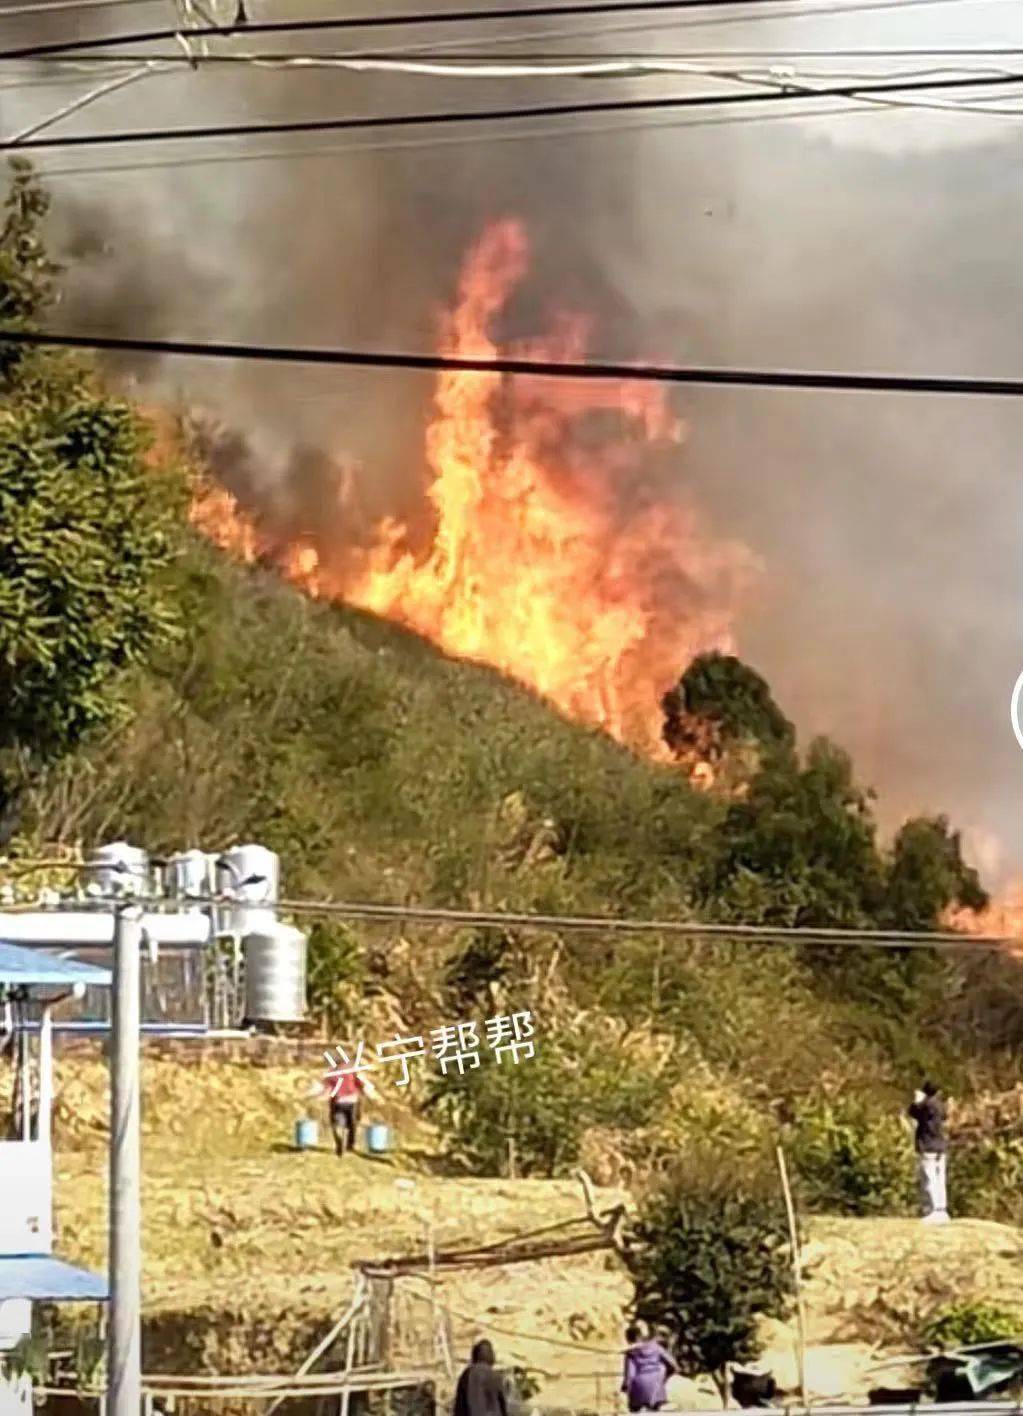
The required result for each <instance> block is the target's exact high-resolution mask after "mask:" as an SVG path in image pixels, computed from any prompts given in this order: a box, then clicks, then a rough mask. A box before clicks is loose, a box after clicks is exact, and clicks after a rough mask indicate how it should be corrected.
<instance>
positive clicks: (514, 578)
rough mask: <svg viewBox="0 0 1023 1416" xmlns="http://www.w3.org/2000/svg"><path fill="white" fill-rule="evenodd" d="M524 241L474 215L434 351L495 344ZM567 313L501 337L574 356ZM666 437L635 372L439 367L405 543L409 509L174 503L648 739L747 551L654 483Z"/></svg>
mask: <svg viewBox="0 0 1023 1416" xmlns="http://www.w3.org/2000/svg"><path fill="white" fill-rule="evenodd" d="M528 260H529V247H528V242H527V239H526V235H525V232H524V231H523V229H522V227H521V226H520V225H519V224H518V223H516V222H514V221H505V222H501V223H498V224H496V225H493V226H491V227H490V228H489V229H488V230H487V231H486V232H485V233H484V234H483V236H482V238H481V239H480V240H479V242H478V243H477V245H476V246H475V248H474V249H473V250H472V251H471V253H470V254H469V257H468V260H467V261H466V263H465V266H464V270H463V273H462V277H461V282H460V287H459V291H458V299H457V303H456V306H455V308H454V310H453V311H452V312H451V313H450V315H449V316H448V318H447V319H446V321H445V327H444V329H443V331H442V338H441V347H442V349H443V350H444V352H447V353H452V354H457V355H463V356H468V355H471V356H474V357H477V358H480V357H482V358H486V357H488V356H494V355H496V353H497V345H496V344H495V342H494V338H493V336H492V334H491V326H492V323H493V322H494V321H495V319H496V318H497V317H498V316H499V315H500V314H501V312H502V311H503V309H504V308H505V306H506V304H507V302H508V300H509V297H510V296H511V294H512V293H513V291H514V290H515V288H516V286H517V285H518V284H519V282H521V281H522V280H523V278H524V277H525V275H526V272H527V268H528ZM587 333H588V331H587V326H586V322H585V321H584V320H583V319H580V318H575V317H567V316H564V315H562V316H560V317H559V318H558V319H557V321H556V326H555V332H554V334H553V335H552V336H551V337H550V338H548V339H546V340H543V341H541V340H530V341H522V342H519V343H517V344H516V345H514V346H513V348H514V352H515V353H516V354H517V355H520V356H523V357H530V358H544V359H552V360H572V359H578V358H580V357H581V356H582V355H583V353H584V350H585V345H586V341H587ZM682 438H683V428H682V427H681V425H680V424H679V423H678V421H677V420H676V419H675V417H674V416H673V415H672V413H671V410H670V409H669V407H668V403H667V398H666V396H665V392H664V390H663V389H661V388H659V387H657V386H656V385H653V384H639V383H626V382H615V381H610V380H609V381H607V382H606V383H595V382H592V381H588V382H586V383H585V384H584V383H583V382H582V381H573V380H543V379H539V378H517V379H514V380H509V379H506V378H504V377H502V376H501V375H500V374H497V373H495V374H486V373H484V374H479V373H465V372H454V373H444V374H442V375H441V376H440V377H439V379H438V382H437V386H436V390H435V397H434V412H433V417H432V420H431V421H430V423H429V426H428V427H427V429H426V434H425V459H426V464H427V466H428V469H429V473H430V477H431V479H432V480H431V481H430V482H429V485H428V486H427V488H426V500H427V502H428V508H429V514H430V527H429V530H428V533H427V537H426V549H425V551H424V550H423V549H421V548H420V547H421V543H422V539H423V538H422V534H421V532H420V530H419V528H417V527H411V526H409V525H406V524H404V523H401V522H397V521H388V520H385V521H383V522H381V523H380V524H378V525H377V526H376V528H375V531H374V533H373V535H372V537H371V539H370V543H369V544H368V545H366V544H361V545H360V544H355V543H354V541H347V540H345V539H344V538H343V537H342V539H341V541H340V542H338V541H337V540H335V539H333V538H332V537H328V536H326V535H325V534H324V533H322V532H319V533H318V532H317V530H316V529H315V528H313V527H310V528H309V529H308V530H307V531H306V532H304V533H303V534H302V535H300V536H298V537H295V538H291V539H288V540H282V539H281V536H280V530H279V528H275V526H274V525H273V524H272V521H271V520H270V519H269V518H268V517H267V515H266V514H265V513H261V511H260V509H259V508H242V507H241V506H239V504H238V503H237V501H236V500H235V499H234V498H233V497H232V496H231V495H230V494H229V493H228V492H226V491H224V490H223V489H222V488H219V487H211V488H209V489H208V490H206V491H205V492H203V493H201V494H200V495H199V496H198V497H197V499H196V501H195V503H194V506H193V512H192V516H193V521H194V524H195V525H196V526H197V527H198V528H199V529H200V530H201V531H203V532H204V533H205V534H206V535H207V536H209V537H210V538H211V539H212V540H214V541H215V542H216V543H217V544H218V545H220V546H221V547H222V548H224V549H225V550H227V551H229V552H231V553H232V554H235V555H237V556H240V557H241V558H242V559H244V560H246V561H255V560H261V561H264V562H267V563H270V564H273V565H275V566H276V567H277V569H278V570H279V571H280V572H281V573H282V574H283V575H284V576H286V577H287V578H288V579H289V580H291V581H293V582H294V583H295V584H297V585H300V586H301V587H303V589H305V590H306V591H307V592H308V593H309V594H311V595H314V596H318V597H326V598H329V599H333V600H337V601H342V602H344V603H346V604H349V605H353V606H356V607H358V608H360V609H365V610H369V611H372V612H374V613H376V614H379V615H381V616H384V617H386V618H387V619H390V620H393V621H395V622H397V623H399V624H401V625H403V626H405V627H407V628H409V629H412V630H414V631H416V632H417V633H419V634H422V635H423V636H425V637H426V638H428V639H430V640H432V641H433V642H434V643H435V644H437V645H438V646H439V647H440V648H441V649H442V650H443V651H444V652H445V653H447V654H450V655H451V656H453V657H456V658H461V659H468V660H472V661H475V662H479V663H484V664H489V665H492V666H493V667H495V668H497V669H499V670H501V671H503V672H504V673H506V674H508V675H509V676H511V677H513V678H515V679H517V680H518V681H519V682H521V683H523V684H525V685H527V686H528V687H530V688H532V689H533V690H535V691H536V692H537V693H538V694H540V695H541V696H542V697H543V698H545V699H546V700H548V701H549V702H550V703H552V704H554V705H555V706H556V707H557V708H558V709H560V710H561V711H562V712H563V713H564V714H566V715H567V716H568V717H570V718H573V719H575V720H577V721H581V722H584V723H588V724H592V725H594V726H597V727H599V728H601V729H603V730H604V731H605V732H607V733H609V734H610V735H611V736H613V737H614V738H615V739H617V740H618V741H620V742H623V743H626V744H628V745H629V746H631V747H633V748H634V749H636V750H637V751H640V752H643V753H645V754H647V755H653V756H657V757H663V758H667V757H670V755H671V754H670V750H669V748H668V747H667V745H666V744H665V742H664V741H663V738H662V728H663V714H662V709H661V700H662V698H663V695H664V693H665V692H666V691H667V690H668V689H669V688H670V687H671V686H672V684H673V683H674V682H675V680H676V679H677V677H678V674H679V672H680V671H681V670H682V669H684V668H685V667H686V665H687V664H688V663H689V662H690V661H691V660H692V659H693V658H694V657H695V656H696V655H698V654H701V653H706V652H708V651H711V650H719V651H722V652H731V651H732V649H733V647H734V626H735V615H736V609H737V606H738V604H739V602H740V601H741V598H742V595H743V593H744V591H745V590H746V589H747V587H748V585H749V584H750V581H751V579H752V576H753V573H754V569H755V567H754V563H753V558H752V557H751V555H750V554H749V553H748V552H747V551H746V550H745V548H743V547H742V546H739V545H736V544H732V543H729V542H724V541H720V540H716V539H714V538H713V537H712V536H711V535H710V534H709V532H708V531H707V530H706V529H705V528H704V526H703V525H702V523H701V518H700V516H699V514H698V512H697V510H696V508H695V507H694V506H693V505H692V504H691V503H690V502H689V501H688V500H687V499H686V498H685V497H684V496H682V495H680V494H679V492H678V489H677V487H672V488H669V487H667V486H666V485H665V483H666V472H665V470H663V469H664V465H665V454H666V453H667V454H670V453H672V452H673V451H675V450H677V448H678V447H679V445H680V444H681V442H682ZM658 459H659V461H658ZM658 466H660V467H661V469H662V470H661V472H660V475H658V473H657V471H656V468H657V467H658ZM672 471H673V473H674V475H675V477H676V478H677V460H676V463H675V467H674V468H673V469H672ZM346 495H347V493H346V484H344V483H342V485H341V487H340V489H339V497H340V498H341V499H342V500H343V499H344V497H345V496H346Z"/></svg>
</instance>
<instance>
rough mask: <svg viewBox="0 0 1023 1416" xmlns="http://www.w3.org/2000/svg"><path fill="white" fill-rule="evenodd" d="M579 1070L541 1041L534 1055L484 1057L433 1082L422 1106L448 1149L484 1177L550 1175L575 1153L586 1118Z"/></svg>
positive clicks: (571, 1160) (566, 1166) (569, 1162)
mask: <svg viewBox="0 0 1023 1416" xmlns="http://www.w3.org/2000/svg"><path fill="white" fill-rule="evenodd" d="M582 1102H583V1097H582V1090H581V1087H580V1082H579V1078H578V1073H577V1072H576V1070H575V1069H574V1067H573V1066H572V1064H571V1062H570V1060H569V1059H568V1058H567V1057H566V1055H565V1054H564V1052H563V1051H562V1050H561V1049H559V1048H558V1047H557V1046H556V1045H555V1044H553V1043H552V1042H551V1040H550V1039H549V1038H546V1037H545V1038H544V1040H543V1043H542V1045H540V1046H538V1047H537V1049H536V1053H535V1055H534V1056H533V1057H531V1058H528V1059H527V1058H523V1059H522V1060H520V1061H519V1062H518V1063H513V1062H512V1061H511V1060H510V1059H508V1058H506V1059H505V1060H504V1061H502V1062H497V1061H491V1060H490V1059H489V1058H484V1060H483V1061H482V1062H481V1063H480V1066H479V1067H477V1068H474V1069H473V1070H471V1071H467V1072H466V1073H465V1074H464V1076H463V1075H461V1074H460V1073H458V1072H450V1073H448V1075H446V1076H442V1077H439V1078H438V1079H437V1080H436V1081H435V1082H434V1084H433V1088H432V1090H431V1093H430V1096H429V1099H428V1101H427V1107H428V1109H430V1110H433V1111H434V1112H435V1113H436V1114H437V1115H438V1116H439V1118H440V1120H441V1122H442V1124H443V1125H444V1126H445V1127H446V1129H447V1133H448V1147H449V1150H450V1151H451V1152H452V1153H453V1154H454V1155H455V1156H456V1157H458V1158H459V1159H460V1160H463V1161H464V1162H465V1163H466V1164H468V1165H469V1166H470V1167H471V1168H472V1169H473V1170H474V1171H476V1172H477V1173H478V1174H482V1175H507V1174H508V1173H509V1172H510V1170H511V1166H512V1160H513V1157H514V1167H515V1171H516V1173H518V1174H520V1175H543V1176H546V1177H552V1176H555V1175H559V1174H563V1173H564V1172H565V1170H567V1169H569V1168H570V1167H571V1166H572V1165H573V1164H574V1163H575V1162H576V1161H577V1160H578V1158H579V1148H580V1146H581V1144H582V1136H583V1130H584V1127H585V1125H586V1115H585V1110H584V1106H583V1104H582Z"/></svg>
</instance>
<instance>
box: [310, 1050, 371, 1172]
mask: <svg viewBox="0 0 1023 1416" xmlns="http://www.w3.org/2000/svg"><path fill="white" fill-rule="evenodd" d="M346 1055H347V1054H346ZM311 1090H312V1091H314V1092H319V1093H321V1094H325V1095H326V1096H327V1098H328V1105H329V1108H330V1129H331V1131H332V1132H333V1135H334V1149H335V1150H336V1151H337V1154H338V1158H339V1159H340V1158H341V1157H343V1156H344V1154H345V1152H346V1151H351V1150H354V1149H355V1140H356V1136H357V1134H358V1128H359V1104H360V1102H361V1101H362V1098H363V1095H366V1096H368V1097H369V1099H370V1100H371V1101H373V1100H374V1099H375V1098H376V1096H377V1090H376V1088H375V1087H374V1086H373V1083H372V1082H371V1081H369V1080H368V1078H366V1077H362V1076H360V1075H359V1074H358V1073H356V1072H347V1071H345V1072H342V1074H341V1075H340V1076H339V1075H337V1074H336V1073H333V1074H328V1075H327V1076H325V1077H323V1078H322V1079H321V1080H320V1081H319V1082H314V1083H313V1086H312V1088H311Z"/></svg>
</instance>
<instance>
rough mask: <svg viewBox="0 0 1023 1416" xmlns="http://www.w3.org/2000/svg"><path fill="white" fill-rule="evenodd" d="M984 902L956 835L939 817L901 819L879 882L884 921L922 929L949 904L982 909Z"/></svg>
mask: <svg viewBox="0 0 1023 1416" xmlns="http://www.w3.org/2000/svg"><path fill="white" fill-rule="evenodd" d="M987 903H988V897H987V894H986V892H985V891H984V889H983V888H982V886H981V883H980V877H979V876H978V874H977V872H976V870H974V869H973V867H972V866H969V865H967V864H966V862H965V861H964V860H963V852H962V840H961V838H960V835H959V832H958V831H953V830H951V829H950V827H949V824H948V820H947V818H946V817H944V816H920V817H916V818H914V819H913V820H912V821H907V822H906V823H905V825H904V826H903V827H902V829H901V830H900V831H899V833H898V835H897V836H896V837H895V841H894V844H893V847H892V855H891V863H890V865H889V868H888V879H887V882H886V887H885V907H884V913H885V917H886V918H885V922H886V923H887V924H890V925H892V926H893V927H896V928H899V929H916V930H926V929H932V928H933V927H934V924H935V921H936V920H939V919H940V918H941V915H942V914H943V913H944V911H945V910H946V909H947V908H948V907H949V905H959V906H960V907H961V908H964V909H968V910H982V909H983V908H984V907H985V906H986V905H987Z"/></svg>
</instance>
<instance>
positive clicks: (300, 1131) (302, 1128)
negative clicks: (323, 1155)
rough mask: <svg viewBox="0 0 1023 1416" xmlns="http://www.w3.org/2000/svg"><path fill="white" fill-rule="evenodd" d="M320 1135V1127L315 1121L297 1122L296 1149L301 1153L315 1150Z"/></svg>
mask: <svg viewBox="0 0 1023 1416" xmlns="http://www.w3.org/2000/svg"><path fill="white" fill-rule="evenodd" d="M319 1134H320V1132H319V1127H318V1126H317V1124H316V1122H315V1121H296V1122H295V1149H296V1150H300V1151H307V1150H315V1149H316V1142H317V1141H318V1140H319Z"/></svg>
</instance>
